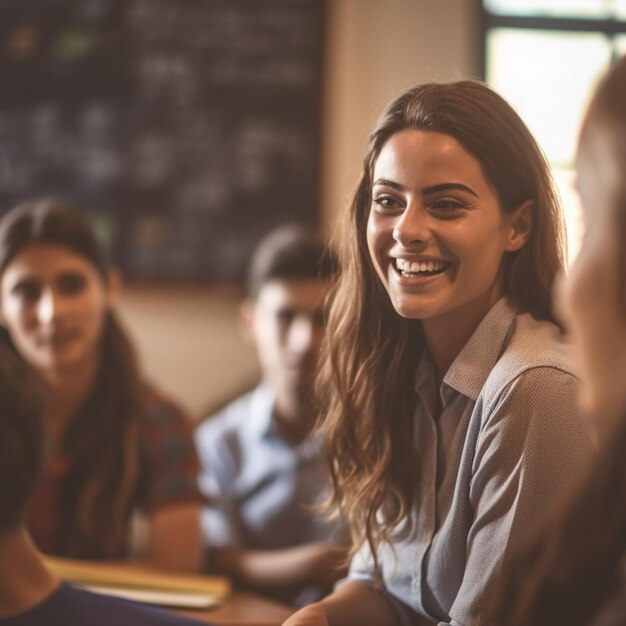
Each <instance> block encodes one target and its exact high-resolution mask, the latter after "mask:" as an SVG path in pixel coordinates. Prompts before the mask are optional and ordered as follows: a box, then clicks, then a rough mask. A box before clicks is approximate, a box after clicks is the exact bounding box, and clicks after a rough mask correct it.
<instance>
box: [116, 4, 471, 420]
mask: <svg viewBox="0 0 626 626" xmlns="http://www.w3.org/2000/svg"><path fill="white" fill-rule="evenodd" d="M477 6H478V5H477V2H476V0H327V11H328V25H327V33H328V39H327V54H326V77H327V78H326V81H327V82H326V90H325V101H324V109H325V111H324V136H323V167H322V199H323V207H322V223H323V228H324V230H325V231H326V232H330V230H331V228H332V224H333V221H334V218H335V216H336V215H337V212H338V211H339V209H340V208H341V207H342V206H343V205H344V204H345V202H346V200H347V198H348V197H349V195H350V192H351V190H352V188H353V187H354V184H355V183H356V180H357V177H358V174H359V168H360V164H361V159H362V155H363V150H364V147H365V145H366V141H367V134H368V132H369V130H370V128H371V126H372V124H373V123H374V121H375V120H376V118H377V117H378V115H379V114H380V112H381V111H382V109H383V108H384V106H385V105H386V103H387V102H388V101H389V100H390V99H391V98H392V97H393V96H395V95H397V94H398V93H400V92H401V91H402V90H404V89H405V88H407V87H408V86H410V85H413V84H416V83H419V82H425V81H429V80H453V79H458V78H465V77H475V76H477V75H478V72H479V67H478V50H479V48H478V46H479V45H480V41H479V34H478V23H477V8H476V7H477ZM238 300H239V298H238V294H237V293H236V291H235V290H225V289H220V290H215V289H212V288H210V287H208V286H207V287H203V288H202V287H175V288H172V287H170V288H167V287H161V288H156V287H151V288H147V287H132V286H129V287H128V288H127V289H126V291H125V293H124V294H123V296H122V299H121V302H120V312H121V315H122V319H123V320H124V321H125V322H126V325H127V327H128V328H129V330H130V332H131V333H132V335H133V337H134V338H135V341H136V344H137V347H138V349H139V353H140V356H141V360H142V362H143V364H144V369H145V371H146V372H147V374H148V376H149V377H150V378H151V379H152V380H153V381H155V382H157V383H158V384H159V385H160V386H161V387H162V388H163V389H164V390H166V391H168V392H170V393H171V394H172V395H174V396H175V397H177V398H178V399H179V400H180V401H182V403H183V404H185V405H186V406H187V407H188V408H189V409H190V410H191V411H192V412H193V413H194V414H195V415H196V416H201V415H203V414H205V413H206V411H207V410H208V409H209V408H212V407H215V406H216V405H219V404H221V403H222V402H223V401H225V400H226V399H227V398H228V397H229V396H232V395H234V394H236V393H237V392H238V391H240V390H241V389H242V388H244V387H245V386H247V385H249V384H251V383H252V382H253V381H254V379H255V377H256V376H257V367H256V364H255V360H254V352H253V350H252V348H251V346H249V345H247V344H245V343H244V342H243V341H242V339H241V338H240V335H239V331H238V313H237V311H238Z"/></svg>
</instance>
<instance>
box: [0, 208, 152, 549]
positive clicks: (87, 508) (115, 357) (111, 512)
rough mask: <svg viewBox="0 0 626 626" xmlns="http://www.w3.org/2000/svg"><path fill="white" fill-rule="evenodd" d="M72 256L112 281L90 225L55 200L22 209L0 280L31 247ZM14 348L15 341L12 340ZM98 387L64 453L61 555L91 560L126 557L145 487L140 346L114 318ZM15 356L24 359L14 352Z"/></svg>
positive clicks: (7, 231) (3, 251) (0, 231)
mask: <svg viewBox="0 0 626 626" xmlns="http://www.w3.org/2000/svg"><path fill="white" fill-rule="evenodd" d="M36 244H53V245H58V246H62V247H64V248H67V249H68V250H70V251H71V252H74V253H76V254H78V255H80V256H81V257H83V258H84V259H86V260H87V261H89V262H90V263H91V264H92V265H93V266H94V268H96V269H97V271H98V272H99V274H100V276H101V278H102V280H103V281H105V280H107V278H108V271H109V263H108V259H107V255H106V254H105V251H104V250H103V247H102V246H101V244H100V242H99V241H98V239H97V237H96V236H95V234H94V232H93V230H92V229H91V227H90V225H89V223H88V222H87V221H86V220H85V219H84V218H83V217H82V216H81V215H79V214H78V213H77V212H75V211H73V210H72V209H70V208H68V207H66V206H64V205H62V204H60V203H57V202H54V201H50V200H43V201H38V202H33V203H28V204H24V205H21V206H19V207H16V208H15V209H13V210H12V211H10V212H9V213H7V214H6V215H5V216H4V217H3V218H2V219H1V220H0V276H1V275H2V273H3V272H4V270H5V269H6V267H7V266H8V264H9V263H10V262H11V260H12V259H13V258H14V257H15V255H17V254H18V253H19V252H20V251H21V250H22V249H24V248H25V247H26V246H29V245H36ZM5 341H6V342H8V343H9V344H10V345H12V344H11V342H10V337H8V335H6V334H5ZM101 342H102V343H101V361H100V367H99V371H98V375H97V379H96V382H95V385H94V387H93V389H92V391H91V393H90V395H89V397H88V398H87V399H86V401H85V403H84V404H83V406H82V407H81V408H80V409H79V411H78V412H77V414H76V415H75V416H74V418H73V420H72V421H71V422H70V424H69V425H68V427H67V429H66V431H65V433H64V436H63V440H62V441H61V444H60V445H61V452H62V454H63V455H64V456H65V457H66V459H67V461H68V464H69V467H70V470H69V472H68V474H67V476H66V478H65V480H64V481H63V485H62V491H61V497H60V501H61V511H60V514H61V516H62V520H63V526H62V531H61V534H60V535H59V536H58V537H57V538H56V546H55V553H56V554H59V555H66V556H80V557H83V558H95V559H97V558H117V557H122V556H125V551H126V536H127V525H128V520H129V517H130V513H131V503H132V498H133V496H134V492H135V489H136V486H137V480H138V461H137V427H136V422H137V417H138V413H139V393H140V385H139V374H138V368H137V365H136V360H135V355H134V352H133V349H132V346H131V344H130V342H129V340H128V338H127V337H126V334H125V333H124V331H123V330H122V328H121V326H120V325H119V323H118V320H117V318H116V317H115V315H114V313H113V312H112V311H108V312H107V313H106V319H105V324H104V330H103V335H102V338H101ZM12 347H13V349H14V350H15V351H16V353H17V350H16V349H15V347H14V346H12Z"/></svg>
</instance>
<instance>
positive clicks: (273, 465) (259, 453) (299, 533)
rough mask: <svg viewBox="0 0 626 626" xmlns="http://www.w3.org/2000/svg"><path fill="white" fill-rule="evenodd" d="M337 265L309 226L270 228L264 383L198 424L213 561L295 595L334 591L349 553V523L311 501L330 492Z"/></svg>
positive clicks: (260, 266)
mask: <svg viewBox="0 0 626 626" xmlns="http://www.w3.org/2000/svg"><path fill="white" fill-rule="evenodd" d="M333 265H334V262H333V259H332V258H331V257H330V256H329V255H328V253H327V252H326V251H325V248H324V246H323V245H322V243H321V242H320V241H319V240H318V239H317V238H315V237H314V236H312V235H311V234H310V233H308V232H307V231H306V230H304V229H303V228H299V227H295V226H287V227H282V228H279V229H278V230H276V231H273V232H272V233H270V235H268V236H267V237H266V238H265V239H263V241H262V242H261V243H260V244H259V246H258V248H257V249H256V251H255V252H254V254H253V257H252V261H251V264H250V268H249V274H248V295H247V298H246V300H245V301H244V303H243V305H242V309H241V311H242V322H243V328H244V332H245V334H246V335H247V336H248V337H249V338H250V339H251V340H252V341H253V342H254V344H255V347H256V350H257V354H258V358H259V362H260V365H261V371H262V382H261V384H260V385H259V386H258V387H257V388H256V389H254V390H253V391H252V392H250V393H248V394H246V395H244V396H242V397H240V398H237V399H236V400H235V401H234V402H232V403H231V404H229V405H228V406H227V407H226V408H225V409H223V410H222V411H221V412H219V413H218V414H217V415H215V416H213V417H211V418H210V419H208V420H206V421H205V422H204V423H203V424H201V425H200V426H199V428H198V430H197V432H196V442H197V445H198V449H199V454H200V458H201V462H202V465H203V475H202V477H201V488H202V490H203V491H204V492H205V494H206V495H207V496H208V501H209V502H210V503H211V504H210V505H209V506H208V507H206V508H205V511H204V512H203V533H204V537H205V541H206V543H207V545H208V546H209V547H210V567H211V569H212V570H213V571H215V572H219V573H223V574H227V575H229V576H231V577H232V578H234V579H235V580H236V581H239V582H240V583H243V584H244V585H248V586H251V587H253V588H256V589H259V590H262V591H264V592H266V593H272V594H273V595H275V596H276V597H279V598H280V599H282V600H284V601H289V602H292V603H294V604H303V603H306V602H307V601H312V600H314V599H315V598H316V597H319V596H320V595H321V594H322V593H323V592H324V591H327V590H328V589H329V588H330V586H331V585H332V583H333V582H334V581H335V580H336V579H337V578H338V577H339V576H340V569H339V567H338V565H339V563H340V562H341V561H342V559H343V557H344V556H345V551H344V549H342V548H339V547H338V546H339V545H340V544H341V543H342V542H343V539H344V537H343V529H342V528H341V525H340V524H339V523H330V522H329V521H327V520H325V519H324V518H323V517H322V516H321V515H320V514H319V513H318V512H316V511H313V510H311V507H312V505H315V504H318V503H320V501H322V500H323V499H324V497H325V495H326V494H327V493H328V491H327V490H328V477H327V474H326V469H325V466H324V463H323V460H322V459H321V455H320V443H321V442H320V439H319V437H318V436H317V435H316V434H315V433H312V429H313V426H314V423H315V420H316V417H317V414H316V408H315V403H314V400H313V383H314V377H315V371H316V366H317V358H318V351H319V346H320V342H321V340H322V337H323V333H324V315H323V300H324V297H325V295H326V293H327V289H328V284H329V280H330V277H331V274H332V271H333Z"/></svg>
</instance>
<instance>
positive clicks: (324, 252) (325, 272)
mask: <svg viewBox="0 0 626 626" xmlns="http://www.w3.org/2000/svg"><path fill="white" fill-rule="evenodd" d="M335 269H336V259H335V256H334V254H333V253H332V252H331V251H330V250H329V249H328V248H327V246H326V245H325V244H324V243H323V242H322V240H321V239H320V238H319V237H318V236H317V234H316V233H315V232H314V231H313V230H312V229H311V228H310V227H306V226H303V225H298V224H285V225H283V226H279V227H278V228H276V229H274V230H272V231H270V233H268V234H267V235H265V237H263V239H261V241H260V242H259V243H258V245H257V246H256V248H255V249H254V252H253V254H252V258H251V259H250V264H249V266H248V276H247V281H246V292H247V296H248V297H249V298H251V299H255V298H256V297H257V296H258V295H259V291H260V290H261V288H262V287H263V285H265V284H267V283H269V282H271V281H273V280H305V279H315V278H320V279H322V280H328V279H330V278H331V276H332V275H333V273H334V271H335Z"/></svg>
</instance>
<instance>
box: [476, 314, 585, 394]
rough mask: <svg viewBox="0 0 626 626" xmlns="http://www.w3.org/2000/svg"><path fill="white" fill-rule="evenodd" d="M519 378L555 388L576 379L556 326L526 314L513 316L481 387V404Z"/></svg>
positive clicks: (570, 352)
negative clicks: (498, 353)
mask: <svg viewBox="0 0 626 626" xmlns="http://www.w3.org/2000/svg"><path fill="white" fill-rule="evenodd" d="M520 377H524V378H528V379H529V380H530V379H532V380H538V381H541V382H542V384H546V385H548V386H551V385H550V383H551V382H554V384H555V385H557V386H558V384H559V381H561V382H562V381H564V380H574V381H575V380H576V379H577V378H578V376H577V372H576V367H575V364H574V359H573V355H572V349H571V346H570V345H569V344H568V343H567V341H566V339H565V337H564V335H563V333H562V332H561V330H560V329H559V327H558V326H556V324H553V323H552V322H549V321H545V320H537V319H535V318H534V317H532V316H531V315H530V314H527V313H524V314H518V315H516V317H515V321H514V324H513V325H512V327H511V331H510V333H509V337H508V338H507V341H506V342H505V345H504V347H503V350H502V353H501V355H500V357H499V358H498V360H497V361H496V363H495V365H494V367H493V369H492V370H491V373H490V374H489V376H488V378H487V380H486V382H485V385H484V387H483V391H482V394H481V395H482V396H483V401H484V402H485V403H489V401H491V400H495V399H496V398H497V397H498V396H499V395H500V393H501V392H502V391H503V390H504V389H506V388H508V387H509V386H510V385H511V383H513V382H514V381H516V380H517V379H519V378H520ZM552 386H554V385H552Z"/></svg>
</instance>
